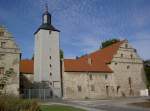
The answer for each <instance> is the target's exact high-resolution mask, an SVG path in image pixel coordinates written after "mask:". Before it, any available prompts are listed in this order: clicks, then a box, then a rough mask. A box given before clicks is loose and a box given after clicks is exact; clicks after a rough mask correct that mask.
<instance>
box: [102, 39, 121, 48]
mask: <svg viewBox="0 0 150 111" xmlns="http://www.w3.org/2000/svg"><path fill="white" fill-rule="evenodd" d="M119 41H120V40H119V39H115V38H114V39H110V40H106V41H104V42H102V44H101V47H100V48H105V47H107V46H109V45H111V44H113V43H116V42H119Z"/></svg>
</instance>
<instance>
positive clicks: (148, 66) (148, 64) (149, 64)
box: [144, 60, 150, 87]
mask: <svg viewBox="0 0 150 111" xmlns="http://www.w3.org/2000/svg"><path fill="white" fill-rule="evenodd" d="M144 69H145V73H146V78H147V86H148V87H150V61H148V60H147V61H144Z"/></svg>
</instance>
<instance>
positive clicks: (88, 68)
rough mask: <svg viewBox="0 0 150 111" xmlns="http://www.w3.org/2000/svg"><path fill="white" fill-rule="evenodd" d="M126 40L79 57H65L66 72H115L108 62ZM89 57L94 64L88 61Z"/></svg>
mask: <svg viewBox="0 0 150 111" xmlns="http://www.w3.org/2000/svg"><path fill="white" fill-rule="evenodd" d="M124 42H125V41H120V42H117V43H114V44H112V45H110V46H108V47H106V48H103V49H101V50H97V51H95V52H93V53H91V54H88V55H86V56H83V57H80V58H78V59H64V71H65V72H106V73H107V72H110V73H111V72H113V71H112V70H111V69H110V68H109V67H108V65H107V64H108V63H109V62H111V60H112V58H113V55H114V54H116V53H117V50H118V49H119V47H120V45H121V44H122V43H124ZM88 58H90V59H91V60H92V64H89V63H88Z"/></svg>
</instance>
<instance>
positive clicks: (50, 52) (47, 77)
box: [34, 8, 61, 97]
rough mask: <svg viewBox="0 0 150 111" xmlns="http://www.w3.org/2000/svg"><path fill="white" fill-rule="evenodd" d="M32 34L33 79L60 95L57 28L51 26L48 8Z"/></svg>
mask: <svg viewBox="0 0 150 111" xmlns="http://www.w3.org/2000/svg"><path fill="white" fill-rule="evenodd" d="M34 34H35V48H34V81H35V82H39V83H44V84H45V85H46V86H44V87H47V88H50V89H51V90H52V92H51V94H52V95H53V96H56V97H61V76H60V54H59V30H57V29H55V28H54V27H53V26H52V24H51V15H50V13H49V12H48V8H47V9H46V11H45V12H44V14H43V16H42V25H41V26H40V27H39V28H38V29H37V31H36V32H35V33H34Z"/></svg>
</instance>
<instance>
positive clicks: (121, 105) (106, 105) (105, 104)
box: [44, 97, 150, 111]
mask: <svg viewBox="0 0 150 111" xmlns="http://www.w3.org/2000/svg"><path fill="white" fill-rule="evenodd" d="M147 99H150V97H140V98H120V99H110V100H54V101H49V102H46V103H44V104H46V105H51V104H60V105H68V106H73V107H76V108H81V109H85V110H87V111H150V109H148V108H141V107H137V106H131V105H128V104H129V103H135V102H144V101H146V100H147Z"/></svg>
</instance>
